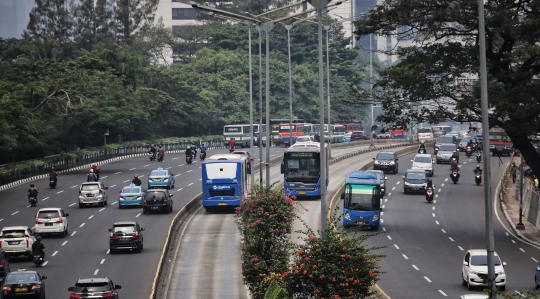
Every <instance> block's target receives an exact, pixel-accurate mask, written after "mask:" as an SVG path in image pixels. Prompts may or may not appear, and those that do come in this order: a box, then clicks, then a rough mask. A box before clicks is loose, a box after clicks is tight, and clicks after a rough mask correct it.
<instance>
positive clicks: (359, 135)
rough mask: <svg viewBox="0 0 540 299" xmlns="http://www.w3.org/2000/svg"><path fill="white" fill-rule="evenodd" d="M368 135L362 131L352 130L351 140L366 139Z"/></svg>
mask: <svg viewBox="0 0 540 299" xmlns="http://www.w3.org/2000/svg"><path fill="white" fill-rule="evenodd" d="M367 139H368V137H367V136H366V134H365V133H364V132H352V134H351V141H355V140H367Z"/></svg>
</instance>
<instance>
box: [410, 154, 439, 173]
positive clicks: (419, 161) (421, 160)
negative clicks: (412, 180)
mask: <svg viewBox="0 0 540 299" xmlns="http://www.w3.org/2000/svg"><path fill="white" fill-rule="evenodd" d="M411 162H413V163H412V168H411V169H422V170H425V171H426V175H427V176H433V162H434V161H433V158H432V157H431V155H430V154H418V155H416V156H415V157H414V160H411Z"/></svg>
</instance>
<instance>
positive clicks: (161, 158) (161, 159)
mask: <svg viewBox="0 0 540 299" xmlns="http://www.w3.org/2000/svg"><path fill="white" fill-rule="evenodd" d="M157 160H158V162H163V154H158V156H157Z"/></svg>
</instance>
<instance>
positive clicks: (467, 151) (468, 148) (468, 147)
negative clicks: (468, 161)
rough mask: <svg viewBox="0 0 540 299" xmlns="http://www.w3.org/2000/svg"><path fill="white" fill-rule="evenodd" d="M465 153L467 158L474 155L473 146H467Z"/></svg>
mask: <svg viewBox="0 0 540 299" xmlns="http://www.w3.org/2000/svg"><path fill="white" fill-rule="evenodd" d="M465 153H466V155H467V158H470V157H471V155H472V148H471V147H470V146H467V149H466V150H465Z"/></svg>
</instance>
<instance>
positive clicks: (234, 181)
mask: <svg viewBox="0 0 540 299" xmlns="http://www.w3.org/2000/svg"><path fill="white" fill-rule="evenodd" d="M248 162H249V161H248V160H247V157H246V156H244V155H236V154H217V155H212V156H210V157H209V158H206V160H205V161H204V162H203V163H202V166H201V168H202V203H203V207H204V208H205V210H206V211H210V210H212V208H216V207H220V208H224V207H238V206H240V203H241V201H242V198H243V197H244V195H245V194H246V191H247V188H248V185H247V178H248V174H250V173H251V168H250V167H249V165H248Z"/></svg>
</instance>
